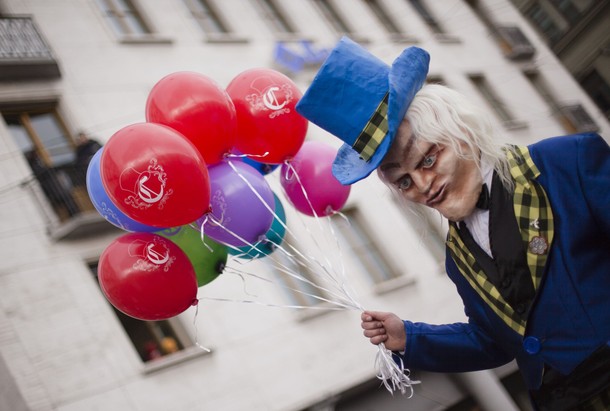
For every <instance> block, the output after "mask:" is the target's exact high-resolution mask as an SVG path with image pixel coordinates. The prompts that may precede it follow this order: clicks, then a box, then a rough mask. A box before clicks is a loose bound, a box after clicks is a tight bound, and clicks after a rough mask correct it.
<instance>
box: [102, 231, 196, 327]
mask: <svg viewBox="0 0 610 411" xmlns="http://www.w3.org/2000/svg"><path fill="white" fill-rule="evenodd" d="M98 280H99V283H100V286H101V288H102V291H103V292H104V295H105V296H106V298H107V299H108V301H110V303H111V304H112V305H113V306H114V307H115V308H116V309H117V310H119V311H122V312H123V313H125V314H127V315H129V316H130V317H133V318H137V319H140V320H147V321H155V320H164V319H167V318H170V317H173V316H176V315H178V314H180V313H181V312H183V311H185V310H186V309H187V308H189V307H190V306H191V305H194V304H196V303H197V278H196V276H195V270H194V269H193V266H192V264H191V263H190V261H189V259H188V257H187V256H186V254H184V252H183V251H182V250H181V249H180V247H178V246H177V245H176V244H174V243H173V242H172V241H170V240H168V239H165V238H163V237H161V236H159V235H157V234H153V233H129V234H126V235H123V236H122V237H119V238H117V239H116V240H114V241H113V242H112V243H110V245H109V246H108V247H107V248H106V250H104V252H103V253H102V255H101V257H100V261H99V265H98Z"/></svg>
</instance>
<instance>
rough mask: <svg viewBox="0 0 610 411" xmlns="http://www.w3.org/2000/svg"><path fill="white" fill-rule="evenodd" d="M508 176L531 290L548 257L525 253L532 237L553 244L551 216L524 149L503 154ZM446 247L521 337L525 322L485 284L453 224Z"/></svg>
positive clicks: (480, 269)
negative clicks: (506, 159)
mask: <svg viewBox="0 0 610 411" xmlns="http://www.w3.org/2000/svg"><path fill="white" fill-rule="evenodd" d="M507 155H508V161H509V164H510V172H511V175H512V177H513V179H514V181H515V191H514V198H513V200H514V210H515V216H516V218H517V223H518V225H519V230H520V232H521V237H522V239H523V241H524V243H525V249H526V250H528V252H527V263H528V266H529V270H530V273H531V276H532V281H533V284H534V288H535V289H537V288H538V287H539V285H540V281H541V279H542V275H543V273H544V266H545V264H546V258H547V254H548V253H546V252H545V253H542V254H540V255H539V254H535V253H533V252H531V251H530V250H529V247H528V245H529V243H530V242H531V241H532V239H533V238H534V237H542V238H544V239H545V240H546V242H547V243H548V244H549V247H550V244H551V242H552V240H553V214H552V211H551V208H550V204H549V201H548V198H547V196H546V193H545V192H544V189H543V188H542V187H541V186H540V184H538V183H537V182H536V181H535V180H534V179H535V178H536V177H538V176H539V175H540V171H539V170H538V168H537V167H536V165H535V164H534V162H533V161H532V159H531V156H530V154H529V150H528V148H527V147H514V151H509V152H508V153H507ZM447 247H448V248H449V250H450V252H451V256H452V258H453V260H454V261H455V264H456V265H457V267H458V269H459V270H460V273H461V274H462V275H463V276H464V277H465V278H466V280H467V281H468V282H469V284H470V285H471V286H472V288H473V289H474V290H475V291H476V292H477V293H478V294H479V296H480V297H481V298H482V299H483V300H484V301H485V303H486V304H487V305H488V306H489V307H490V308H491V309H492V310H493V311H494V312H495V313H496V314H497V315H498V316H499V317H500V318H501V319H502V321H504V322H505V323H506V324H507V325H508V326H509V327H510V328H512V329H513V330H515V331H516V332H517V333H519V334H521V335H525V326H526V322H525V320H524V319H522V318H521V316H519V315H518V314H516V313H515V311H514V310H513V308H512V307H511V306H510V304H508V303H507V302H506V301H505V300H504V298H503V297H502V295H501V294H500V292H499V291H498V289H497V288H496V287H495V286H494V285H493V284H492V283H491V282H490V281H489V279H488V278H487V276H486V275H485V272H484V271H483V269H482V268H481V266H480V265H479V264H478V263H477V262H476V260H475V258H474V256H473V254H472V253H471V252H470V251H469V250H468V248H467V247H466V245H465V244H464V242H463V241H462V239H461V238H460V235H459V233H458V229H457V226H456V225H455V223H451V224H450V226H449V233H448V236H447Z"/></svg>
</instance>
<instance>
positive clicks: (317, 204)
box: [280, 141, 351, 216]
mask: <svg viewBox="0 0 610 411" xmlns="http://www.w3.org/2000/svg"><path fill="white" fill-rule="evenodd" d="M336 154H337V150H336V149H334V148H333V147H331V146H329V145H327V144H325V143H322V142H320V141H306V142H305V144H303V147H302V148H301V150H299V152H298V153H297V155H296V156H295V157H294V158H293V159H292V161H290V162H289V165H287V164H284V165H282V169H281V176H280V184H281V185H282V188H283V189H284V192H285V193H286V197H288V200H289V201H290V203H291V204H292V205H293V206H294V208H295V209H297V210H298V211H300V212H301V213H303V214H306V215H309V216H313V215H314V212H315V215H318V216H327V215H330V214H332V213H333V212H334V211H339V210H341V208H343V206H344V205H345V203H346V202H347V199H348V197H349V193H350V189H351V186H344V185H342V184H341V183H340V182H339V181H338V180H337V179H336V178H335V176H334V175H333V173H332V164H333V160H334V158H335V156H336ZM303 191H305V193H307V196H306V195H305V193H303Z"/></svg>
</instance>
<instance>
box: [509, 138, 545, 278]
mask: <svg viewBox="0 0 610 411" xmlns="http://www.w3.org/2000/svg"><path fill="white" fill-rule="evenodd" d="M508 162H509V164H510V173H511V175H512V177H513V179H514V180H515V194H514V207H515V216H516V217H517V224H518V225H519V230H520V231H521V237H522V238H523V242H524V245H525V248H526V250H528V251H527V264H528V266H529V269H530V273H531V275H532V280H533V282H534V288H535V289H538V287H539V286H540V282H541V281H542V276H543V274H544V266H545V264H546V260H547V256H548V251H549V249H550V247H551V244H552V241H553V236H554V234H555V230H554V224H553V212H552V210H551V205H550V203H549V199H548V197H547V195H546V193H545V191H544V189H543V188H542V186H540V184H538V183H537V182H536V181H535V179H536V178H537V177H538V176H539V175H540V171H539V170H538V168H537V167H536V165H535V164H534V162H533V160H532V157H531V156H530V153H529V149H528V148H527V147H524V146H514V147H513V151H510V150H509V152H508ZM541 239H543V240H541ZM539 240H540V241H542V243H543V244H546V249H545V250H543V252H542V253H534V252H533V251H532V247H530V246H531V245H532V244H533V242H535V241H539Z"/></svg>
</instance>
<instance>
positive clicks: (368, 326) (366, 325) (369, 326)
mask: <svg viewBox="0 0 610 411" xmlns="http://www.w3.org/2000/svg"><path fill="white" fill-rule="evenodd" d="M360 326H361V327H362V328H363V329H365V330H373V329H375V328H383V324H382V323H380V322H379V321H364V322H362V323H361V324H360Z"/></svg>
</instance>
